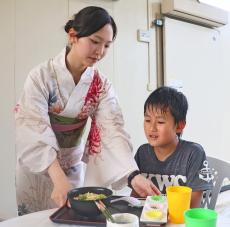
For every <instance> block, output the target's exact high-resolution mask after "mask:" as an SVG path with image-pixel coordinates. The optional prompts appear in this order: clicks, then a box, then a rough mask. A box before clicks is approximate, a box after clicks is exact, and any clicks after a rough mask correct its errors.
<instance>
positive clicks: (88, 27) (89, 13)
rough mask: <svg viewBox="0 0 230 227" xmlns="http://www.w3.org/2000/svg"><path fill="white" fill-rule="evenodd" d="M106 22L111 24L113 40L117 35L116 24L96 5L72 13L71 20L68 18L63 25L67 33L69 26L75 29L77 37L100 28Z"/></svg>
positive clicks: (87, 34)
mask: <svg viewBox="0 0 230 227" xmlns="http://www.w3.org/2000/svg"><path fill="white" fill-rule="evenodd" d="M106 24H111V26H112V29H113V40H114V39H115V37H116V35H117V26H116V24H115V22H114V20H113V18H112V17H111V16H110V15H109V13H108V12H107V11H106V10H105V9H103V8H101V7H97V6H88V7H85V8H83V9H82V10H80V11H79V12H78V13H76V14H75V15H74V18H73V20H69V21H68V22H67V23H66V25H65V31H66V32H67V33H68V32H69V30H70V29H71V28H73V29H74V30H75V31H77V37H78V38H81V37H86V36H90V35H92V34H93V33H95V32H97V31H98V30H100V29H101V28H102V27H104V26H105V25H106Z"/></svg>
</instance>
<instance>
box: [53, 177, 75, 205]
mask: <svg viewBox="0 0 230 227" xmlns="http://www.w3.org/2000/svg"><path fill="white" fill-rule="evenodd" d="M71 189H72V186H71V184H70V183H69V181H68V179H67V177H65V178H63V179H59V181H58V182H55V184H54V188H53V191H52V193H51V199H52V200H53V201H54V202H55V203H56V204H57V205H58V207H61V206H63V205H65V203H66V200H67V193H68V191H70V190H71Z"/></svg>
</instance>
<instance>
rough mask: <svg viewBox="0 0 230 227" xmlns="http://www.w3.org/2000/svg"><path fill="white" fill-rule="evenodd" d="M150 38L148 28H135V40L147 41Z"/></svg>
mask: <svg viewBox="0 0 230 227" xmlns="http://www.w3.org/2000/svg"><path fill="white" fill-rule="evenodd" d="M150 38H151V33H150V30H141V29H138V30H137V40H138V41H139V42H146V43H149V42H150Z"/></svg>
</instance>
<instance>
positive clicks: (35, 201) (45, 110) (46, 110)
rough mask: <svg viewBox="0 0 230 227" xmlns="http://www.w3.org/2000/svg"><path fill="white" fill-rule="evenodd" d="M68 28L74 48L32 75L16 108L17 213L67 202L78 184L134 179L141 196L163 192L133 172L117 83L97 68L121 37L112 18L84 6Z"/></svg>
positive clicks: (119, 183)
mask: <svg viewBox="0 0 230 227" xmlns="http://www.w3.org/2000/svg"><path fill="white" fill-rule="evenodd" d="M65 31H66V32H67V34H68V40H69V45H68V47H66V48H65V49H63V50H62V51H61V53H60V54H58V55H57V56H56V57H54V58H53V59H50V60H48V61H47V62H45V63H42V64H40V65H39V66H37V67H35V68H34V69H33V70H32V71H31V72H30V73H29V75H28V78H27V80H26V82H25V86H24V90H23V93H22V96H21V98H20V100H19V102H18V104H17V105H16V108H15V114H16V143H17V171H16V191H17V203H18V213H19V215H23V214H26V213H30V212H34V211H38V210H44V209H49V208H53V207H57V206H59V207H60V206H62V205H63V204H64V203H65V201H66V195H67V192H68V191H69V190H70V189H72V188H74V187H80V186H83V185H85V186H87V185H91V186H92V185H93V186H105V187H110V186H111V187H112V188H113V189H120V188H122V187H123V186H125V185H127V179H128V177H129V180H130V182H131V186H132V187H133V188H134V189H135V191H137V192H139V194H140V195H143V196H145V195H147V194H154V193H158V192H157V190H156V189H155V187H154V186H153V184H152V183H151V182H150V181H148V180H146V179H145V178H144V177H142V176H141V175H138V172H137V171H135V170H138V167H137V165H136V163H135V160H134V158H133V154H132V146H131V144H130V138H129V135H128V134H127V133H126V132H125V130H124V129H123V126H124V122H123V117H122V113H121V109H120V107H119V104H118V101H117V98H116V95H115V93H114V90H113V87H112V85H111V83H110V82H109V81H108V79H106V78H105V77H104V76H102V75H101V73H100V72H99V71H98V70H97V69H96V68H95V67H94V64H95V63H96V62H98V61H99V60H101V59H102V58H103V57H104V56H105V54H106V52H107V50H108V49H109V47H110V45H111V44H112V42H113V40H114V39H115V36H116V32H117V29H116V25H115V23H114V20H113V18H112V17H111V16H110V15H109V14H108V13H107V12H106V11H105V10H104V9H102V8H100V7H93V6H90V7H86V8H84V9H82V10H81V11H79V12H78V13H77V14H75V15H74V18H73V20H69V21H68V22H67V24H66V26H65ZM88 118H91V128H90V131H89V134H88V138H87V141H86V144H84V143H83V141H82V135H83V133H84V129H85V126H86V122H87V120H88ZM82 161H83V162H85V163H86V164H87V165H86V171H84V169H85V168H84V166H83V162H82ZM133 173H134V174H133ZM130 176H131V178H130Z"/></svg>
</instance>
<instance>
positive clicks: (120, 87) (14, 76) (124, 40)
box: [0, 0, 230, 218]
mask: <svg viewBox="0 0 230 227" xmlns="http://www.w3.org/2000/svg"><path fill="white" fill-rule="evenodd" d="M156 1H157V0H156ZM91 4H92V5H95V4H96V5H100V6H103V7H105V8H107V9H108V10H109V12H110V13H111V14H112V15H113V16H114V18H115V21H116V23H117V25H118V36H117V39H116V41H115V43H114V45H113V47H112V48H111V50H110V53H109V54H108V56H107V58H106V59H105V60H104V62H102V63H100V65H99V67H100V68H101V70H102V71H103V72H104V73H105V74H106V75H107V76H108V77H109V78H110V79H111V81H112V82H113V83H114V86H115V88H116V91H117V93H118V96H119V100H120V104H121V107H122V109H123V113H124V117H125V120H126V128H127V130H128V132H129V133H130V134H131V136H132V142H133V145H134V150H136V149H137V147H138V146H139V145H140V144H142V143H144V142H145V138H144V133H143V127H142V125H143V103H144V101H145V99H146V97H147V96H148V94H149V92H147V90H146V86H147V79H148V58H147V57H148V49H147V48H148V47H147V44H146V43H140V42H138V41H137V39H136V37H137V33H136V32H137V29H146V28H147V0H120V1H115V2H112V1H109V0H39V1H37V0H0V25H1V26H0V27H1V35H0V40H1V42H0V49H1V52H0V60H1V61H0V62H1V64H0V69H1V79H2V82H1V83H0V95H1V96H0V97H1V98H0V100H1V109H0V123H1V130H0V139H1V145H2V146H1V159H0V179H1V188H0V217H5V218H7V217H11V216H14V215H15V214H16V202H15V188H14V166H15V145H14V144H15V140H14V116H13V111H12V110H13V107H14V105H15V102H16V101H15V100H17V99H18V98H19V94H20V92H21V89H22V87H23V83H24V80H25V78H26V76H27V74H28V72H29V70H30V69H31V68H32V67H33V66H35V65H37V64H38V63H40V62H41V61H44V60H46V59H48V58H50V57H52V56H54V55H55V54H57V53H58V52H59V51H60V50H61V49H62V48H63V47H64V45H65V40H66V38H65V32H64V30H63V26H64V24H65V22H66V20H67V18H68V16H70V15H72V14H73V13H74V12H76V11H78V9H80V8H82V7H84V6H86V5H91ZM229 28H230V25H229V26H227V27H226V28H224V29H225V31H224V32H223V34H224V35H223V36H222V39H223V40H222V44H223V50H222V51H223V53H224V54H223V69H222V71H221V72H222V74H223V75H225V77H224V78H225V80H224V85H223V87H224V89H227V86H228V84H230V77H229V76H228V75H229V74H230V68H229V61H228V59H229V57H230V56H229V55H230V44H229V40H230V37H229V36H230V29H229ZM152 64H155V62H153V63H152ZM182 67H183V66H182ZM210 86H213V85H210ZM216 89H222V88H216ZM229 98H230V94H228V97H226V105H229V104H228V101H227V100H228V99H229ZM214 111H215V108H214ZM228 116H229V114H227V113H225V112H224V113H223V114H222V115H221V116H220V115H219V114H218V115H217V118H216V119H215V120H217V121H218V118H220V117H222V118H223V117H224V118H225V119H226V122H229V120H228V119H229V117H228ZM227 126H228V125H226V127H225V128H226V131H224V132H223V131H222V133H223V142H222V143H224V147H225V148H226V150H224V151H218V152H223V154H224V152H228V151H227V148H228V144H227V142H228V138H229V136H228V135H229V133H228V131H227V130H228V127H227ZM197 127H200V126H199V125H198V126H197ZM194 133H195V132H194ZM208 133H213V132H207V137H208Z"/></svg>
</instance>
